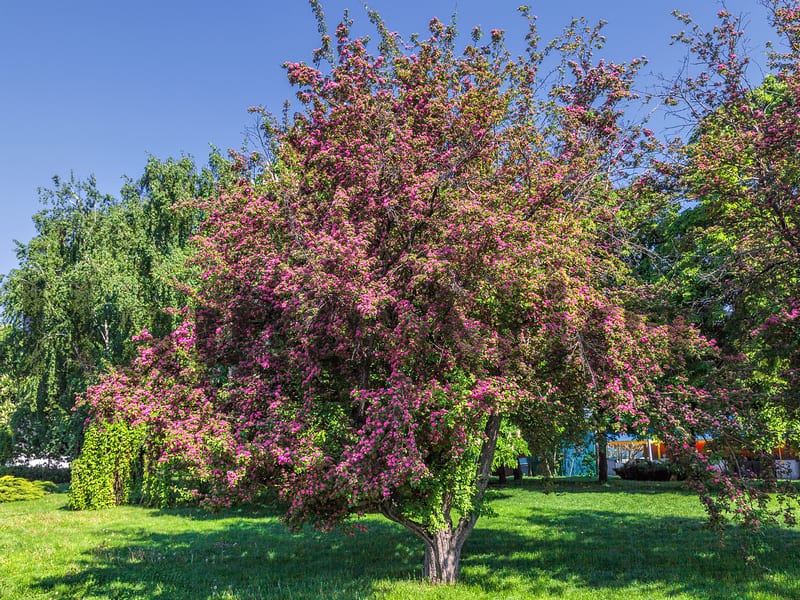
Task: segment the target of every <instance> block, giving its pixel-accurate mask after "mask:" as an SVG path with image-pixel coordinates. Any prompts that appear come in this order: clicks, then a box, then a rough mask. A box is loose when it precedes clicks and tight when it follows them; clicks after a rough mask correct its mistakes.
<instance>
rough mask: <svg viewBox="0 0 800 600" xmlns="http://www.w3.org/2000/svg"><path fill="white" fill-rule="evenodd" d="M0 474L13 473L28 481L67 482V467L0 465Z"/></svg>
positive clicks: (68, 476)
mask: <svg viewBox="0 0 800 600" xmlns="http://www.w3.org/2000/svg"><path fill="white" fill-rule="evenodd" d="M0 475H13V476H14V477H22V478H23V479H29V480H30V481H52V482H53V483H69V480H70V475H69V467H48V466H44V465H42V466H38V467H28V466H24V465H14V466H11V467H0Z"/></svg>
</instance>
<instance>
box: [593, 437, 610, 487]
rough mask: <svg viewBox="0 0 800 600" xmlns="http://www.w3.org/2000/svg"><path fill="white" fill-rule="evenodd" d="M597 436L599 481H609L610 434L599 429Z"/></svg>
mask: <svg viewBox="0 0 800 600" xmlns="http://www.w3.org/2000/svg"><path fill="white" fill-rule="evenodd" d="M595 435H596V438H597V481H598V482H600V483H608V436H606V433H605V432H601V431H598V432H597V433H596V434H595Z"/></svg>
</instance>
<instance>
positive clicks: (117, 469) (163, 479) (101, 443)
mask: <svg viewBox="0 0 800 600" xmlns="http://www.w3.org/2000/svg"><path fill="white" fill-rule="evenodd" d="M155 448H158V444H157V442H156V441H154V440H153V439H152V438H150V437H149V436H148V431H147V429H146V427H145V426H144V425H141V426H137V427H131V426H130V425H128V424H126V423H123V422H117V423H104V424H102V425H100V424H96V423H95V424H92V425H91V426H90V427H89V429H87V431H86V436H85V438H84V442H83V450H82V451H81V454H80V456H79V457H78V458H77V459H75V460H74V461H73V462H72V465H71V471H72V473H71V475H72V482H71V486H70V496H69V506H70V508H72V509H75V510H86V509H98V508H108V507H111V506H118V505H121V504H145V505H147V506H156V507H159V508H164V507H167V506H175V505H178V504H187V503H190V502H194V501H195V497H194V495H193V494H192V493H191V492H190V490H191V489H197V488H198V487H200V484H199V482H198V481H196V480H195V479H194V478H193V477H192V476H191V475H190V473H188V471H187V469H186V468H185V467H184V466H182V465H176V464H172V463H167V464H163V463H159V462H158V461H157V460H154V459H153V458H152V457H151V456H150V454H152V453H153V451H154V449H155Z"/></svg>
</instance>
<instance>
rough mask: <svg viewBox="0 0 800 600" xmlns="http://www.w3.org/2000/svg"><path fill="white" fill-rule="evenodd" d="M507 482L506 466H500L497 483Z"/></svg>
mask: <svg viewBox="0 0 800 600" xmlns="http://www.w3.org/2000/svg"><path fill="white" fill-rule="evenodd" d="M505 482H506V468H505V467H500V468H499V469H497V483H499V484H501V485H502V484H504V483H505Z"/></svg>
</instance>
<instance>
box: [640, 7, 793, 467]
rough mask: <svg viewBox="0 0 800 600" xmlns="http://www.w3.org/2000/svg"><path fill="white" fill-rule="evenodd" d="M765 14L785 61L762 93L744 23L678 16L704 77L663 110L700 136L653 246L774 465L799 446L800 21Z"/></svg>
mask: <svg viewBox="0 0 800 600" xmlns="http://www.w3.org/2000/svg"><path fill="white" fill-rule="evenodd" d="M764 5H765V6H766V7H767V8H768V14H769V16H770V19H771V22H772V24H773V25H774V27H775V28H776V31H777V32H778V33H779V34H780V35H781V36H782V38H783V43H782V44H780V45H779V47H782V48H784V49H785V51H784V52H779V51H778V50H773V52H772V55H771V62H770V65H769V66H770V68H771V71H772V72H771V73H770V74H769V75H768V76H767V77H766V78H765V79H764V80H763V81H762V82H761V83H760V85H759V86H758V87H752V86H751V85H750V84H749V82H748V80H747V66H748V63H749V58H748V56H747V55H746V52H745V51H744V49H743V46H744V43H743V41H744V37H743V36H744V32H743V30H742V27H741V23H740V20H739V19H737V18H736V17H734V16H733V15H731V14H729V13H727V12H725V11H721V12H720V13H719V15H718V17H719V23H718V25H717V26H716V27H715V28H714V29H713V30H712V31H710V32H704V31H702V30H701V29H700V28H699V27H698V26H696V25H694V24H693V23H692V21H691V19H690V18H689V17H688V16H687V15H679V17H680V18H681V19H682V20H683V21H684V22H685V23H686V24H687V25H688V26H689V30H688V31H687V32H684V33H683V34H681V35H680V36H678V39H680V40H682V41H684V42H685V43H686V44H687V45H688V47H689V48H690V51H691V52H692V53H693V55H694V56H695V58H696V59H697V61H696V62H697V63H698V64H700V65H702V66H703V67H704V70H702V71H701V72H700V73H698V74H686V75H685V76H684V77H683V78H682V79H681V80H680V81H679V84H678V86H677V87H676V89H675V90H674V91H673V95H672V97H671V99H670V101H671V102H673V103H681V105H682V106H683V108H684V109H685V110H687V111H688V112H689V114H690V115H691V118H692V121H691V122H693V123H695V126H694V128H693V132H692V135H691V136H690V139H689V140H688V142H687V143H686V144H685V145H683V146H682V147H681V149H680V151H679V154H678V158H677V159H676V161H675V162H674V163H673V164H672V165H671V166H669V167H666V168H665V169H664V172H665V173H667V175H668V177H669V186H670V189H671V190H672V192H673V193H674V194H675V197H676V198H677V199H678V201H677V202H676V203H675V205H673V209H672V211H671V214H670V215H669V216H668V217H666V218H664V219H663V220H662V221H661V225H660V227H661V230H660V233H659V234H658V236H657V238H658V241H657V243H656V245H655V248H656V252H657V253H658V254H659V255H660V256H661V257H662V258H664V259H666V263H662V264H663V265H666V266H665V267H664V268H661V269H658V268H653V270H652V272H656V273H659V275H658V277H657V278H660V279H661V281H662V282H664V283H666V284H667V286H668V288H669V289H670V290H671V292H670V293H671V298H670V301H669V305H670V306H671V308H668V309H667V310H670V311H673V312H675V313H683V314H684V315H686V317H687V319H690V320H691V321H693V322H695V323H697V324H698V325H699V326H700V328H701V330H702V331H703V333H704V334H705V335H707V336H709V337H711V338H714V339H716V340H717V342H718V344H719V347H720V349H721V355H722V356H723V357H727V359H726V360H725V361H723V362H722V363H720V365H719V366H722V367H724V368H723V369H721V370H716V371H714V372H713V374H714V376H715V377H719V376H720V375H723V376H724V377H726V378H727V382H726V385H727V386H728V387H730V388H732V389H735V388H739V389H740V390H742V393H746V394H747V395H748V396H749V397H750V398H751V402H750V407H749V411H750V426H751V427H753V428H762V430H764V431H765V432H771V435H767V434H765V435H764V443H763V446H762V451H763V452H764V453H765V454H770V453H771V451H772V449H773V448H775V447H778V446H781V445H783V443H784V441H785V436H787V435H788V436H789V437H790V438H792V439H793V440H794V442H795V443H797V441H800V440H798V438H797V436H798V432H799V431H800V428H798V417H800V412H799V411H800V404H799V403H798V401H797V398H798V392H800V388H798V379H797V373H798V371H797V368H798V365H800V357H799V356H798V345H797V339H798V337H797V334H798V333H800V331H798V330H797V328H796V318H797V316H798V315H800V311H798V307H799V305H798V301H797V298H798V297H800V287H799V286H800V279H798V276H799V275H800V260H799V259H800V252H798V250H799V249H800V244H798V242H799V241H800V237H798V235H800V229H798V228H799V227H800V213H799V212H798V210H800V204H799V202H800V201H799V200H798V189H800V187H799V186H798V182H800V178H799V176H800V161H798V156H797V148H798V147H800V133H799V132H800V114H799V113H798V110H797V107H798V106H800V72H798V65H799V64H800V54H798V51H799V50H800V37H798V31H799V30H798V22H799V21H798V19H799V18H800V12H798V5H797V3H796V2H790V1H784V0H771V1H769V2H765V3H764ZM687 200H688V202H687ZM651 266H659V265H651ZM696 374H697V375H699V376H701V377H706V378H707V376H708V375H709V372H708V370H707V368H706V366H701V368H700V371H699V372H696ZM739 447H740V443H732V444H731V446H730V449H731V452H729V453H728V455H729V459H735V453H734V452H733V451H734V450H738V448H739ZM766 458H768V457H766V456H765V459H766Z"/></svg>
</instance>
